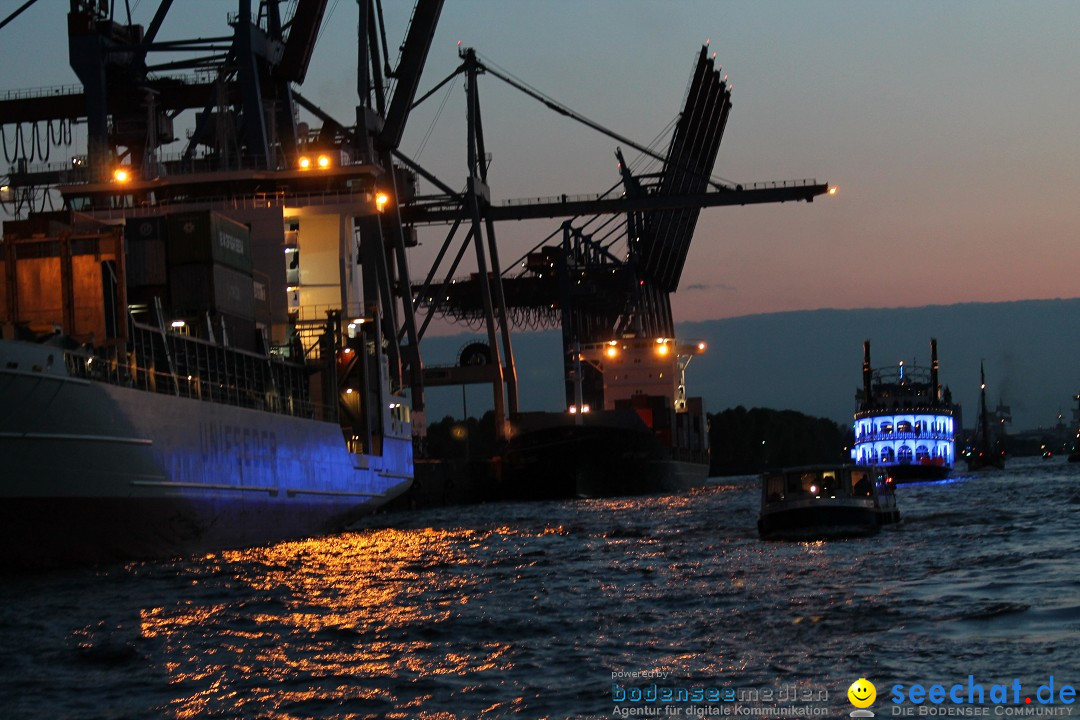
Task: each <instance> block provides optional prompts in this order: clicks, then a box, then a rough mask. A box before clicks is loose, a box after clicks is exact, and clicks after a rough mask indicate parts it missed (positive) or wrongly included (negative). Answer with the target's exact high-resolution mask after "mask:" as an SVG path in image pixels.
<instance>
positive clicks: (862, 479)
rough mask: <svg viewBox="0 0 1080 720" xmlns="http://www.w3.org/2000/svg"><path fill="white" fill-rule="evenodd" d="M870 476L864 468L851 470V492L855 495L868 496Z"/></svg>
mask: <svg viewBox="0 0 1080 720" xmlns="http://www.w3.org/2000/svg"><path fill="white" fill-rule="evenodd" d="M870 490H871V488H870V476H869V474H868V473H867V472H866V471H865V470H852V471H851V494H852V495H854V496H855V497H869V496H870Z"/></svg>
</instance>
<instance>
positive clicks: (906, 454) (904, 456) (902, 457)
mask: <svg viewBox="0 0 1080 720" xmlns="http://www.w3.org/2000/svg"><path fill="white" fill-rule="evenodd" d="M911 457H912V455H911V448H909V447H908V446H907V445H901V446H900V447H899V448H897V450H896V459H897V461H898V462H901V463H909V462H911Z"/></svg>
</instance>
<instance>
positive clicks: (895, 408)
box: [852, 339, 959, 482]
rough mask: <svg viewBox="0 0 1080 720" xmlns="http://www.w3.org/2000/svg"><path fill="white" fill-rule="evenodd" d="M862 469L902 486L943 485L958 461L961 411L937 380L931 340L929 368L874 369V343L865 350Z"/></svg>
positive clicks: (856, 453) (859, 420)
mask: <svg viewBox="0 0 1080 720" xmlns="http://www.w3.org/2000/svg"><path fill="white" fill-rule="evenodd" d="M856 401H857V403H858V410H857V411H856V412H855V425H854V430H855V445H854V448H853V449H852V460H853V461H854V462H855V463H856V464H857V465H877V466H881V467H884V468H887V469H888V470H889V472H890V473H891V474H892V476H893V477H894V478H896V480H897V481H898V482H903V481H911V480H940V479H941V478H944V477H946V476H947V475H948V474H949V472H950V471H951V470H952V468H953V463H954V462H955V460H956V442H955V432H956V425H957V424H958V422H959V417H958V416H959V407H958V406H957V405H955V404H953V402H952V397H951V394H950V392H949V390H948V389H947V388H946V389H945V390H944V391H942V388H941V384H940V382H939V380H938V356H937V340H934V339H931V340H930V367H928V368H927V367H924V366H918V365H914V364H913V365H907V364H905V363H903V362H901V363H899V365H897V366H895V367H888V368H878V369H871V367H870V341H869V340H867V341H866V342H865V343H864V344H863V387H862V388H861V389H860V390H859V391H858V392H857V393H856Z"/></svg>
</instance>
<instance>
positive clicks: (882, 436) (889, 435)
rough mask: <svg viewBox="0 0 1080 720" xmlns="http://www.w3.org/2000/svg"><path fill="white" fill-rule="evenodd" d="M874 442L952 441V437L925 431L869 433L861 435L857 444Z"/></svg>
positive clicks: (940, 432)
mask: <svg viewBox="0 0 1080 720" xmlns="http://www.w3.org/2000/svg"><path fill="white" fill-rule="evenodd" d="M872 440H952V435H951V434H950V433H947V432H944V431H936V430H923V431H922V432H916V431H914V430H912V431H910V432H909V431H902V432H868V433H860V434H859V436H858V437H857V438H856V442H870V441H872Z"/></svg>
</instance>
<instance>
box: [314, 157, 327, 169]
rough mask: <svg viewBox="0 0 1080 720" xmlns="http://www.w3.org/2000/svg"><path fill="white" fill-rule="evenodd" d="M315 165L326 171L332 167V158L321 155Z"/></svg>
mask: <svg viewBox="0 0 1080 720" xmlns="http://www.w3.org/2000/svg"><path fill="white" fill-rule="evenodd" d="M315 164H316V165H318V166H319V169H320V170H325V169H326V168H328V167H330V156H329V155H320V156H319V157H318V158H316V159H315Z"/></svg>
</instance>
